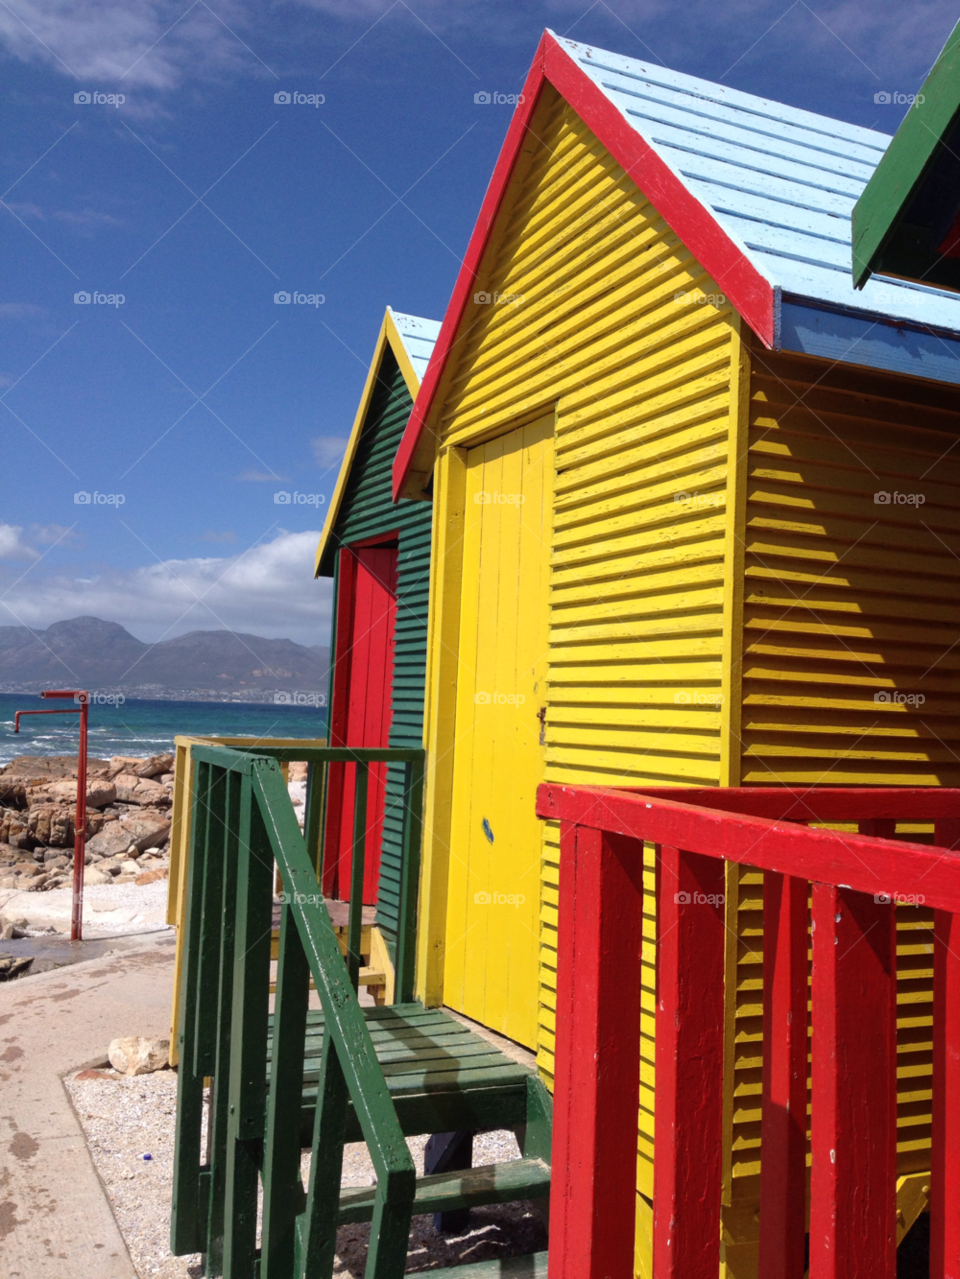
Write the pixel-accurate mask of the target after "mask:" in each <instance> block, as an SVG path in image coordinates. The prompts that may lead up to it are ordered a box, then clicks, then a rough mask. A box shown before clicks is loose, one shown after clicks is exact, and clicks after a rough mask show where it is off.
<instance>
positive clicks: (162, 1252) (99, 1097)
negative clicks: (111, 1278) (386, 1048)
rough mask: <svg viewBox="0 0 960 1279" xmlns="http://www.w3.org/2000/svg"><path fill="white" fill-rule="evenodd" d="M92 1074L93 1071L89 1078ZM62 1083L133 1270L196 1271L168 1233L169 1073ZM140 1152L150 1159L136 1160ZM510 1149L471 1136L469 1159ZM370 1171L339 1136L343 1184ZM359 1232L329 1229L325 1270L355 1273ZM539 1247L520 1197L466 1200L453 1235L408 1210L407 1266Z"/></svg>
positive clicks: (512, 1142)
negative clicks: (330, 1255)
mask: <svg viewBox="0 0 960 1279" xmlns="http://www.w3.org/2000/svg"><path fill="white" fill-rule="evenodd" d="M91 1074H93V1075H94V1077H92V1078H91V1077H89V1076H90V1075H91ZM83 1075H87V1076H88V1077H87V1078H83V1077H82V1076H83ZM64 1083H65V1086H66V1088H67V1091H68V1093H69V1094H70V1097H71V1100H72V1101H73V1105H74V1108H75V1110H76V1112H77V1115H78V1116H79V1119H80V1123H81V1125H82V1126H83V1130H84V1133H85V1135H86V1138H87V1144H88V1145H89V1147H90V1152H91V1155H92V1157H93V1162H94V1164H95V1166H96V1169H97V1172H98V1173H99V1174H100V1178H101V1180H102V1181H103V1183H104V1186H105V1187H106V1190H107V1194H108V1196H109V1198H110V1203H111V1205H112V1207H113V1212H114V1215H115V1216H116V1219H117V1223H118V1225H119V1227H120V1231H121V1233H122V1234H123V1237H124V1239H125V1240H126V1243H127V1247H128V1248H129V1250H130V1255H131V1257H132V1258H133V1263H134V1265H135V1267H136V1270H137V1274H138V1275H139V1276H140V1279H194V1276H196V1275H199V1274H202V1269H201V1268H200V1265H199V1262H200V1258H199V1257H198V1256H191V1257H173V1256H171V1254H170V1249H169V1242H168V1240H169V1229H170V1197H171V1183H172V1178H173V1138H174V1120H175V1114H176V1101H177V1075H176V1072H175V1071H173V1070H163V1071H158V1072H157V1073H156V1074H153V1075H140V1076H135V1077H134V1078H126V1077H124V1076H121V1075H117V1074H116V1073H115V1072H114V1071H112V1070H103V1071H98V1072H81V1076H80V1077H78V1076H71V1077H68V1078H67V1079H66V1080H65V1081H64ZM426 1141H427V1139H426V1137H412V1138H410V1139H409V1141H408V1145H409V1146H410V1150H411V1152H412V1154H413V1156H414V1159H415V1161H416V1164H417V1170H418V1172H419V1173H421V1174H422V1172H423V1148H424V1146H425V1144H426ZM145 1154H148V1155H150V1158H149V1159H144V1155H145ZM519 1157H520V1152H519V1149H518V1147H517V1142H516V1138H515V1137H514V1135H513V1133H512V1132H509V1131H501V1132H490V1133H482V1134H481V1135H480V1136H478V1137H476V1138H475V1139H474V1157H473V1159H474V1163H475V1164H476V1165H481V1164H490V1163H504V1162H506V1161H507V1160H511V1159H518V1158H519ZM309 1168H310V1157H309V1155H304V1157H303V1161H302V1171H303V1177H304V1184H306V1181H307V1177H308V1175H309ZM373 1180H374V1178H373V1165H372V1164H371V1162H370V1158H369V1155H368V1153H367V1149H366V1146H364V1145H363V1144H362V1143H356V1144H353V1145H348V1146H347V1147H346V1148H345V1151H344V1169H343V1184H344V1185H345V1186H346V1185H352V1186H358V1185H359V1186H368V1185H372V1184H373ZM368 1240H369V1227H368V1226H344V1227H343V1228H342V1229H341V1230H340V1233H339V1237H338V1247H337V1261H336V1264H335V1266H334V1274H337V1275H342V1276H344V1277H346V1276H351V1279H360V1277H361V1276H362V1275H363V1267H364V1264H365V1261H366V1252H367V1243H368ZM544 1247H546V1235H545V1231H544V1228H543V1225H542V1223H541V1221H540V1218H539V1216H538V1215H537V1214H536V1212H535V1211H534V1209H533V1207H532V1206H531V1205H530V1204H529V1203H522V1202H521V1203H515V1204H501V1205H494V1206H491V1207H488V1208H474V1209H473V1211H472V1213H471V1221H470V1229H469V1230H468V1231H466V1232H465V1233H464V1234H462V1235H441V1234H438V1233H437V1232H436V1231H435V1230H434V1229H433V1218H432V1217H414V1219H413V1229H412V1232H411V1236H410V1252H409V1254H408V1261H407V1272H408V1273H415V1272H421V1271H429V1270H434V1269H437V1268H438V1267H440V1266H445V1265H455V1264H456V1263H457V1262H459V1261H481V1260H485V1259H487V1258H490V1257H511V1256H516V1255H518V1254H520V1253H526V1252H532V1251H534V1250H536V1249H538V1248H544Z"/></svg>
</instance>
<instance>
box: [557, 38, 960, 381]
mask: <svg viewBox="0 0 960 1279" xmlns="http://www.w3.org/2000/svg"><path fill="white" fill-rule="evenodd" d="M554 38H555V39H556V40H557V42H558V43H559V44H560V45H561V46H562V47H563V48H564V49H566V51H567V52H568V53H569V55H570V57H571V58H573V59H574V61H575V62H576V63H577V65H578V66H579V67H580V68H582V70H583V71H584V73H585V74H586V75H587V76H588V77H589V78H590V79H591V80H592V81H593V82H594V84H596V85H597V86H598V87H599V88H600V89H601V90H602V92H603V94H604V95H605V96H606V98H607V99H608V100H609V101H610V102H611V103H612V104H613V105H614V106H615V107H616V108H617V109H618V110H619V111H620V113H621V114H622V115H623V117H624V119H625V120H626V121H627V123H628V124H629V125H630V127H631V128H632V129H634V130H635V131H636V132H637V133H638V134H640V135H641V136H642V137H643V139H644V141H645V142H646V143H647V144H648V145H649V146H650V147H651V148H652V149H653V150H654V151H655V152H656V154H657V155H658V156H659V157H660V159H661V160H662V161H663V163H664V164H665V165H667V166H668V167H669V168H670V169H671V170H672V171H673V172H674V174H676V176H677V177H678V178H679V179H680V180H681V181H682V182H683V184H684V186H685V187H686V188H687V190H688V191H690V193H691V194H692V195H694V196H695V197H696V199H697V200H699V201H700V203H701V204H702V205H704V207H705V208H706V209H708V210H709V212H710V214H711V215H712V216H713V218H714V220H715V221H716V222H717V223H718V225H719V226H720V227H721V228H722V229H723V231H724V232H725V234H726V235H727V236H728V237H729V239H730V240H731V241H733V243H734V244H735V245H737V246H738V247H739V249H740V250H741V252H742V253H743V254H744V256H745V257H746V258H747V259H748V260H749V261H750V262H751V264H752V265H753V266H754V267H755V268H756V270H757V271H758V272H759V273H760V274H761V275H762V276H764V277H765V278H766V279H767V280H768V281H769V282H770V284H771V285H772V286H773V287H774V288H775V289H777V290H781V291H782V292H783V293H786V294H792V295H794V299H793V300H794V301H796V302H800V303H801V304H802V303H803V302H805V301H807V300H809V303H810V304H812V305H813V306H827V307H841V308H843V309H844V310H845V311H858V312H860V313H861V314H862V315H863V318H864V319H867V320H870V319H871V318H872V317H876V318H886V319H892V320H901V321H908V322H913V323H915V324H922V325H930V326H933V327H935V328H942V329H947V330H954V331H960V295H958V294H956V293H952V292H949V291H947V290H944V289H937V288H931V287H927V286H924V285H916V284H908V283H904V282H902V281H899V280H893V279H890V278H889V277H884V276H874V277H873V278H872V279H871V281H870V282H869V283H868V284H867V285H866V287H865V288H864V289H862V290H860V291H858V290H856V289H854V287H853V278H852V274H851V265H850V264H851V247H850V239H851V236H850V216H851V213H852V210H853V206H854V204H855V203H856V201H857V199H858V198H859V196H860V194H861V192H862V191H863V189H864V187H865V186H866V184H867V182H868V180H869V178H870V176H871V174H872V173H873V171H874V169H875V168H876V167H877V164H878V163H879V161H880V157H881V156H882V155H883V153H884V151H885V150H886V148H887V146H888V145H889V143H890V140H891V139H890V136H889V135H888V134H886V133H878V132H876V131H875V130H873V129H863V128H860V127H859V126H857V125H854V124H846V123H844V122H843V121H842V120H832V119H830V117H829V116H821V115H815V114H813V113H812V112H810V111H800V110H797V109H796V108H795V107H788V106H784V105H782V104H781V103H779V102H771V101H769V100H768V99H766V98H757V97H754V96H753V95H752V94H749V93H740V92H739V91H738V90H736V89H729V88H727V87H726V86H724V85H720V84H712V83H711V82H710V81H708V80H699V79H697V78H696V77H694V76H689V75H683V74H681V73H680V72H679V71H669V70H667V69H666V68H665V67H660V66H656V65H654V64H652V63H647V62H639V61H637V60H635V59H633V58H625V57H622V56H621V55H619V54H615V53H607V52H606V51H605V50H603V49H597V48H593V47H591V46H589V45H585V44H580V43H578V42H577V41H575V40H566V39H563V38H561V37H559V36H555V37H554ZM778 309H779V308H778ZM779 318H780V317H778V320H779ZM778 328H779V324H778ZM794 328H795V326H794ZM817 353H819V352H817ZM949 358H950V361H951V362H955V361H956V358H957V357H956V355H954V354H951V355H950V357H949ZM857 362H861V361H859V360H858V361H857ZM862 362H865V363H872V362H873V361H872V360H863V361H862ZM913 371H917V370H916V369H913ZM926 376H932V377H939V376H941V374H938V373H937V372H934V371H929V372H927V373H926ZM947 380H950V381H953V380H955V378H954V377H950V378H948V379H947Z"/></svg>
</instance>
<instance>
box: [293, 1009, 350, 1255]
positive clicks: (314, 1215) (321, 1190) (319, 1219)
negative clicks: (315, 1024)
mask: <svg viewBox="0 0 960 1279" xmlns="http://www.w3.org/2000/svg"><path fill="white" fill-rule="evenodd" d="M349 1096H350V1094H349V1091H348V1089H347V1081H346V1079H345V1077H344V1073H343V1068H342V1067H341V1065H340V1057H339V1054H338V1052H337V1045H336V1043H335V1041H334V1036H333V1035H332V1034H330V1033H329V1031H327V1030H325V1031H324V1036H323V1054H322V1056H321V1058H320V1083H319V1086H318V1088H317V1109H316V1113H315V1114H314V1119H313V1145H312V1147H311V1156H310V1189H309V1192H308V1195H307V1211H306V1214H305V1217H304V1226H303V1230H302V1233H301V1238H302V1245H301V1253H302V1262H303V1270H302V1273H303V1274H304V1275H309V1276H311V1279H313V1276H314V1275H315V1276H316V1279H330V1277H331V1275H332V1274H333V1263H334V1260H335V1255H336V1247H337V1218H338V1216H339V1208H340V1180H341V1175H342V1171H343V1139H344V1133H345V1130H346V1125H347V1102H348V1101H349Z"/></svg>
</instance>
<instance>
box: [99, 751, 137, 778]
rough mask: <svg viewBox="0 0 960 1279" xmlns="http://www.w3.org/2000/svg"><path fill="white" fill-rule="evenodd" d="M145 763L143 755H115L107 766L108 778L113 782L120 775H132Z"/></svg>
mask: <svg viewBox="0 0 960 1279" xmlns="http://www.w3.org/2000/svg"><path fill="white" fill-rule="evenodd" d="M143 762H144V761H143V756H142V755H114V756H113V757H112V758H111V760H110V763H109V764H108V765H107V770H106V776H107V778H108V779H109V780H110V781H113V779H114V778H115V777H117V776H118V774H120V773H132V772H133V771H134V769H135V768H136V767H137V765H138V764H142V763H143Z"/></svg>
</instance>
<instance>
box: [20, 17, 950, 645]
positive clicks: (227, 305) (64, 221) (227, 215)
mask: <svg viewBox="0 0 960 1279" xmlns="http://www.w3.org/2000/svg"><path fill="white" fill-rule="evenodd" d="M958 8H960V7H958V6H957V5H956V4H948V3H945V2H942V0H911V3H909V4H904V3H902V0H857V2H852V0H839V2H837V3H819V4H807V3H806V0H780V2H779V3H775V2H771V0H726V3H724V4H722V5H721V4H717V3H716V0H684V3H667V2H666V0H611V3H607V2H606V0H596V2H595V3H589V2H588V0H549V2H547V3H538V2H536V0H524V2H523V3H520V4H517V3H515V2H513V3H507V2H506V0H414V2H413V3H409V4H408V3H407V0H282V2H277V3H270V2H269V0H258V2H257V3H253V0H210V3H207V0H194V2H193V3H188V0H179V3H173V2H170V0H0V59H2V78H0V103H2V113H3V130H2V134H0V138H2V141H0V164H2V172H0V193H2V199H0V234H2V253H0V263H2V275H0V410H2V411H0V459H2V486H0V625H26V626H31V627H46V626H48V625H50V624H51V623H53V622H56V621H59V620H62V619H65V618H69V617H75V616H79V615H81V614H92V615H94V616H98V617H102V618H105V619H107V620H109V621H115V622H119V623H121V624H122V625H124V626H126V627H127V628H128V629H129V630H130V631H131V632H132V633H133V634H134V635H136V636H137V637H138V638H139V639H142V640H146V641H151V642H152V641H156V640H159V639H162V638H167V637H171V636H175V635H180V634H183V633H184V632H186V631H191V630H197V629H215V628H220V627H228V628H230V629H233V630H239V631H244V632H248V633H253V634H259V635H267V636H272V637H281V636H283V637H289V638H291V639H295V640H297V641H299V642H300V643H304V644H318V643H325V642H327V639H328V634H329V620H330V618H329V615H330V584H329V582H327V581H325V580H322V579H321V580H320V581H315V580H314V579H313V560H314V554H315V550H316V545H317V540H318V537H319V534H320V530H321V528H322V525H323V520H324V515H325V504H326V503H327V502H328V501H329V499H330V496H331V494H332V491H333V486H334V484H335V481H336V476H337V471H338V469H339V462H340V458H341V456H342V452H343V447H344V444H345V442H346V436H347V434H348V433H349V430H350V426H351V424H352V421H353V416H354V412H355V410H356V406H357V402H358V400H359V397H360V393H361V389H362V386H363V382H364V379H365V376H366V372H367V367H368V362H369V360H370V357H371V355H372V350H373V346H374V342H375V340H376V336H377V332H378V330H379V326H380V322H381V319H382V316H383V311H384V307H385V306H386V305H388V304H389V305H391V306H392V307H394V308H395V309H396V310H399V311H404V312H408V313H411V314H414V315H423V316H426V317H428V318H431V319H437V320H439V319H441V318H442V316H443V312H444V308H445V306H446V303H447V299H448V297H449V295H450V291H451V289H452V287H453V284H454V280H455V278H456V273H457V270H458V267H459V265H460V260H461V256H462V254H463V253H464V251H465V249H466V245H467V241H468V239H469V236H470V232H471V230H472V227H473V223H474V220H475V218H476V215H477V212H478V210H479V207H480V203H481V201H482V198H483V193H484V190H485V188H486V185H487V182H488V180H489V177H490V174H491V172H492V170H493V166H494V164H495V162H496V157H497V153H498V151H499V148H500V145H501V143H502V140H503V137H504V134H505V132H506V129H507V126H508V123H509V118H510V111H511V109H512V108H511V107H510V106H507V105H499V104H497V103H490V102H479V103H478V102H476V101H475V95H476V94H477V93H478V92H481V91H486V93H487V94H491V93H498V94H502V95H511V94H516V93H517V92H518V91H519V90H520V88H521V87H522V84H523V80H524V78H525V75H526V72H527V70H528V68H529V65H530V62H531V60H532V57H533V54H534V52H535V50H536V47H537V44H538V41H539V39H540V36H541V33H542V31H543V29H544V28H545V27H550V28H551V29H553V30H554V31H556V32H557V33H558V34H561V35H569V36H571V37H573V38H575V39H578V40H582V41H585V42H587V43H593V44H595V45H597V46H599V47H601V48H606V49H611V50H614V51H616V52H617V53H621V54H625V55H627V56H631V57H637V58H640V59H643V60H646V61H650V62H655V63H661V64H664V65H666V66H669V67H671V68H674V69H676V70H680V71H684V72H687V73H689V74H692V75H697V76H702V77H704V78H707V79H710V80H714V81H718V82H720V83H723V84H726V85H730V86H732V87H735V88H738V89H742V90H745V91H747V92H750V93H756V94H760V95H762V96H766V97H771V98H774V99H777V100H779V101H782V102H786V103H789V104H790V105H792V106H795V107H802V108H805V109H807V110H811V111H817V112H820V113H822V114H825V115H830V116H835V117H837V118H839V119H843V120H847V121H850V122H852V123H855V124H860V125H865V126H867V127H869V128H874V129H879V130H881V131H884V132H889V133H893V132H894V131H895V130H896V127H897V125H898V124H899V122H900V119H901V117H902V114H903V112H904V110H905V109H906V108H905V106H903V105H900V106H898V105H895V104H893V103H890V104H887V103H882V102H881V103H878V102H877V101H876V100H875V95H876V94H877V93H880V92H883V91H885V92H886V93H887V94H894V93H900V94H909V93H914V92H916V90H917V89H918V88H919V85H920V83H921V82H922V80H923V78H924V76H925V75H926V73H927V71H928V70H929V68H930V66H931V64H932V63H933V61H934V60H935V58H936V56H937V54H938V53H939V51H940V49H941V47H942V46H943V44H944V42H945V40H946V38H947V36H948V35H949V33H950V31H951V29H952V27H953V25H954V23H955V22H956V21H957V19H958V17H960V11H958ZM278 94H280V95H281V100H280V101H277V100H276V95H278ZM78 95H79V96H78ZM285 96H289V98H290V99H291V100H290V101H284V100H283V98H284V97H285ZM276 294H291V295H295V296H300V297H303V298H304V299H306V300H304V301H302V302H299V303H298V302H291V303H287V304H284V303H282V302H277V301H276V300H275V295H276ZM88 296H89V297H90V299H91V300H90V301H83V299H84V298H85V297H88ZM121 299H122V300H121ZM283 493H287V494H290V495H297V500H295V501H294V500H291V501H290V502H287V503H284V502H278V501H277V500H276V496H277V494H283ZM85 499H88V500H85Z"/></svg>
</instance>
